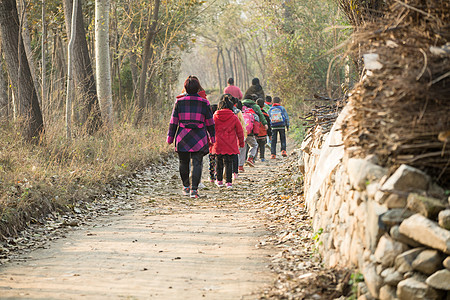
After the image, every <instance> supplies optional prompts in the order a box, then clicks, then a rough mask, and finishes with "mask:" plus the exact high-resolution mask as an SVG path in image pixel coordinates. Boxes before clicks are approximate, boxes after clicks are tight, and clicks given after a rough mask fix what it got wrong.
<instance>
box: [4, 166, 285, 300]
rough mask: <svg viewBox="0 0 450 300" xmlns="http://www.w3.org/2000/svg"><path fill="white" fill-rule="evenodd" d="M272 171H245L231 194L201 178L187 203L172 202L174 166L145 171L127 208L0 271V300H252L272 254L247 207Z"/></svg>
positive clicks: (269, 277)
mask: <svg viewBox="0 0 450 300" xmlns="http://www.w3.org/2000/svg"><path fill="white" fill-rule="evenodd" d="M207 162H208V159H207V157H206V159H205V165H206V164H207ZM279 164H280V160H277V161H276V162H275V161H270V162H265V163H261V162H260V163H258V164H257V167H256V168H249V167H247V168H246V172H245V173H243V174H242V176H241V177H240V178H239V180H238V183H237V184H235V187H234V189H231V190H227V189H219V188H217V187H215V186H214V185H212V184H210V183H209V182H207V180H206V179H207V177H208V176H207V173H206V172H204V174H203V178H204V183H205V185H206V188H205V189H204V190H202V191H201V192H202V194H204V195H207V196H208V197H207V198H200V199H197V200H193V201H191V200H190V199H189V198H185V197H183V196H181V193H180V180H179V177H178V174H177V165H176V163H175V161H172V162H171V163H170V164H168V165H166V166H164V167H161V168H159V170H155V168H152V169H151V170H148V172H147V173H146V174H144V177H147V178H146V179H147V181H148V182H150V183H151V184H150V185H148V186H146V188H145V189H144V190H143V191H141V194H142V196H141V197H139V199H138V200H137V201H138V202H139V205H137V208H136V209H133V210H131V211H129V212H127V213H125V214H124V215H122V216H106V217H101V218H98V219H97V220H95V222H94V223H93V224H90V225H83V226H80V228H79V229H78V230H75V231H71V232H69V233H68V234H67V236H66V238H64V239H59V240H57V241H53V242H51V243H50V244H49V246H48V249H39V250H36V251H33V252H31V253H29V254H28V255H26V256H24V257H21V258H20V259H19V260H16V261H13V262H10V263H7V264H5V265H3V266H1V267H0V298H1V299H80V298H82V299H107V298H109V299H148V298H152V299H201V298H205V299H254V298H257V296H256V294H254V293H255V292H256V293H257V292H259V291H261V290H262V289H264V288H267V287H268V286H269V285H272V282H273V280H274V276H275V275H274V273H272V272H271V271H270V270H269V269H268V268H267V266H268V265H269V264H270V256H274V254H275V249H274V247H272V246H269V245H268V244H267V243H266V242H265V240H267V239H268V236H270V234H269V232H268V231H266V229H265V228H266V227H265V226H264V218H263V213H262V212H261V210H260V209H258V206H257V205H254V204H255V203H256V201H254V200H255V199H258V198H260V197H261V193H260V187H261V188H262V187H263V186H264V184H265V183H266V182H268V180H269V179H270V178H271V176H272V174H271V173H272V171H273V169H274V168H275V169H276V168H277V166H278V165H279ZM275 188H276V187H275Z"/></svg>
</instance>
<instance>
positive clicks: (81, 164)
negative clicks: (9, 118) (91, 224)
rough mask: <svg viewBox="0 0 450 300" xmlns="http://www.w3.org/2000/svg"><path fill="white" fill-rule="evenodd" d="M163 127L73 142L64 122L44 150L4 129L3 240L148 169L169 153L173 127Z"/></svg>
mask: <svg viewBox="0 0 450 300" xmlns="http://www.w3.org/2000/svg"><path fill="white" fill-rule="evenodd" d="M159 123H160V124H158V125H159V126H153V127H152V128H149V127H143V128H140V129H136V128H133V127H132V126H131V125H129V124H116V127H115V128H114V130H113V131H111V132H99V133H97V134H96V135H95V136H82V137H77V138H74V139H72V140H71V141H68V140H67V139H66V138H65V131H64V127H63V123H62V122H61V123H60V124H56V126H55V125H54V126H52V127H47V128H46V135H45V141H43V143H42V144H41V145H39V146H33V145H30V144H27V143H25V142H23V141H22V139H21V138H20V135H19V134H18V131H17V130H16V129H15V128H14V126H13V125H12V124H9V123H3V124H0V136H1V137H2V138H1V139H0V240H2V238H5V237H7V236H12V235H14V234H15V233H16V232H17V231H18V230H20V229H22V228H23V227H24V226H26V225H27V224H28V223H30V222H36V221H38V220H39V219H41V218H43V217H44V216H45V215H46V214H47V213H48V212H50V211H52V210H66V209H71V208H72V207H73V203H74V202H75V201H76V202H80V201H89V200H92V199H93V197H94V196H95V195H96V194H97V193H98V192H100V191H101V190H102V189H103V186H104V185H105V183H110V182H112V181H115V180H117V179H118V178H120V177H122V176H129V175H131V174H132V173H134V172H136V171H138V170H140V169H142V168H144V167H146V166H148V165H149V164H150V163H151V162H152V161H154V160H155V159H156V158H158V157H160V155H161V154H162V153H165V152H167V151H168V149H169V147H168V146H167V144H166V143H165V136H166V130H167V122H164V121H159Z"/></svg>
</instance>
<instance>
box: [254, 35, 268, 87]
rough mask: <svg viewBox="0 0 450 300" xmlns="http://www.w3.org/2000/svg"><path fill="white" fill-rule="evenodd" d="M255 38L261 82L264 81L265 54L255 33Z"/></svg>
mask: <svg viewBox="0 0 450 300" xmlns="http://www.w3.org/2000/svg"><path fill="white" fill-rule="evenodd" d="M255 38H256V41H257V43H258V51H257V52H259V55H260V56H261V77H262V80H263V82H265V81H266V58H265V55H264V52H263V47H262V44H261V42H260V40H259V38H258V36H257V35H256V36H255ZM256 55H258V53H256Z"/></svg>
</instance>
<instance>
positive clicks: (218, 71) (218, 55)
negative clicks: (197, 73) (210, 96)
mask: <svg viewBox="0 0 450 300" xmlns="http://www.w3.org/2000/svg"><path fill="white" fill-rule="evenodd" d="M220 51H221V50H220V48H217V58H216V68H217V79H218V80H219V91H220V92H221V93H222V77H221V76H220V65H219V58H220Z"/></svg>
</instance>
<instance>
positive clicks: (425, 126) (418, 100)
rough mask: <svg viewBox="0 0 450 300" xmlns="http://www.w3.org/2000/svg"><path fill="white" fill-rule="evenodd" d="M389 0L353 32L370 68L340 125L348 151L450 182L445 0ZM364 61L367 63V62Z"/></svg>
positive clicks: (449, 5)
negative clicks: (379, 14)
mask: <svg viewBox="0 0 450 300" xmlns="http://www.w3.org/2000/svg"><path fill="white" fill-rule="evenodd" d="M403 1H404V0H389V1H387V4H388V9H387V11H386V12H385V13H384V17H383V18H380V19H379V20H378V21H377V22H373V23H371V24H366V26H364V27H363V28H361V29H360V30H359V31H358V32H357V33H356V34H355V36H354V41H353V44H352V45H353V49H352V50H354V51H355V52H357V54H359V55H363V56H364V54H371V64H369V59H368V58H369V57H368V56H364V58H365V66H366V68H367V69H370V70H369V71H368V72H367V74H366V76H365V78H364V79H363V80H362V81H361V82H360V83H359V84H358V86H357V87H356V89H355V90H354V91H353V92H352V95H351V97H350V98H349V102H351V104H352V107H353V111H352V115H351V117H350V118H349V119H348V120H347V121H346V122H345V124H344V126H343V134H344V142H345V147H346V150H347V151H349V152H350V154H351V156H365V155H367V154H377V155H378V156H379V158H380V161H381V162H382V163H383V164H384V165H386V166H392V167H395V166H398V165H399V164H402V163H405V164H408V165H411V166H414V167H417V168H419V169H422V170H424V171H426V172H427V173H428V174H430V175H431V176H433V177H434V179H436V180H437V181H438V182H440V183H441V184H443V185H444V186H450V43H449V42H450V1H448V0H409V1H407V3H406V2H403ZM369 65H370V66H369Z"/></svg>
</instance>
